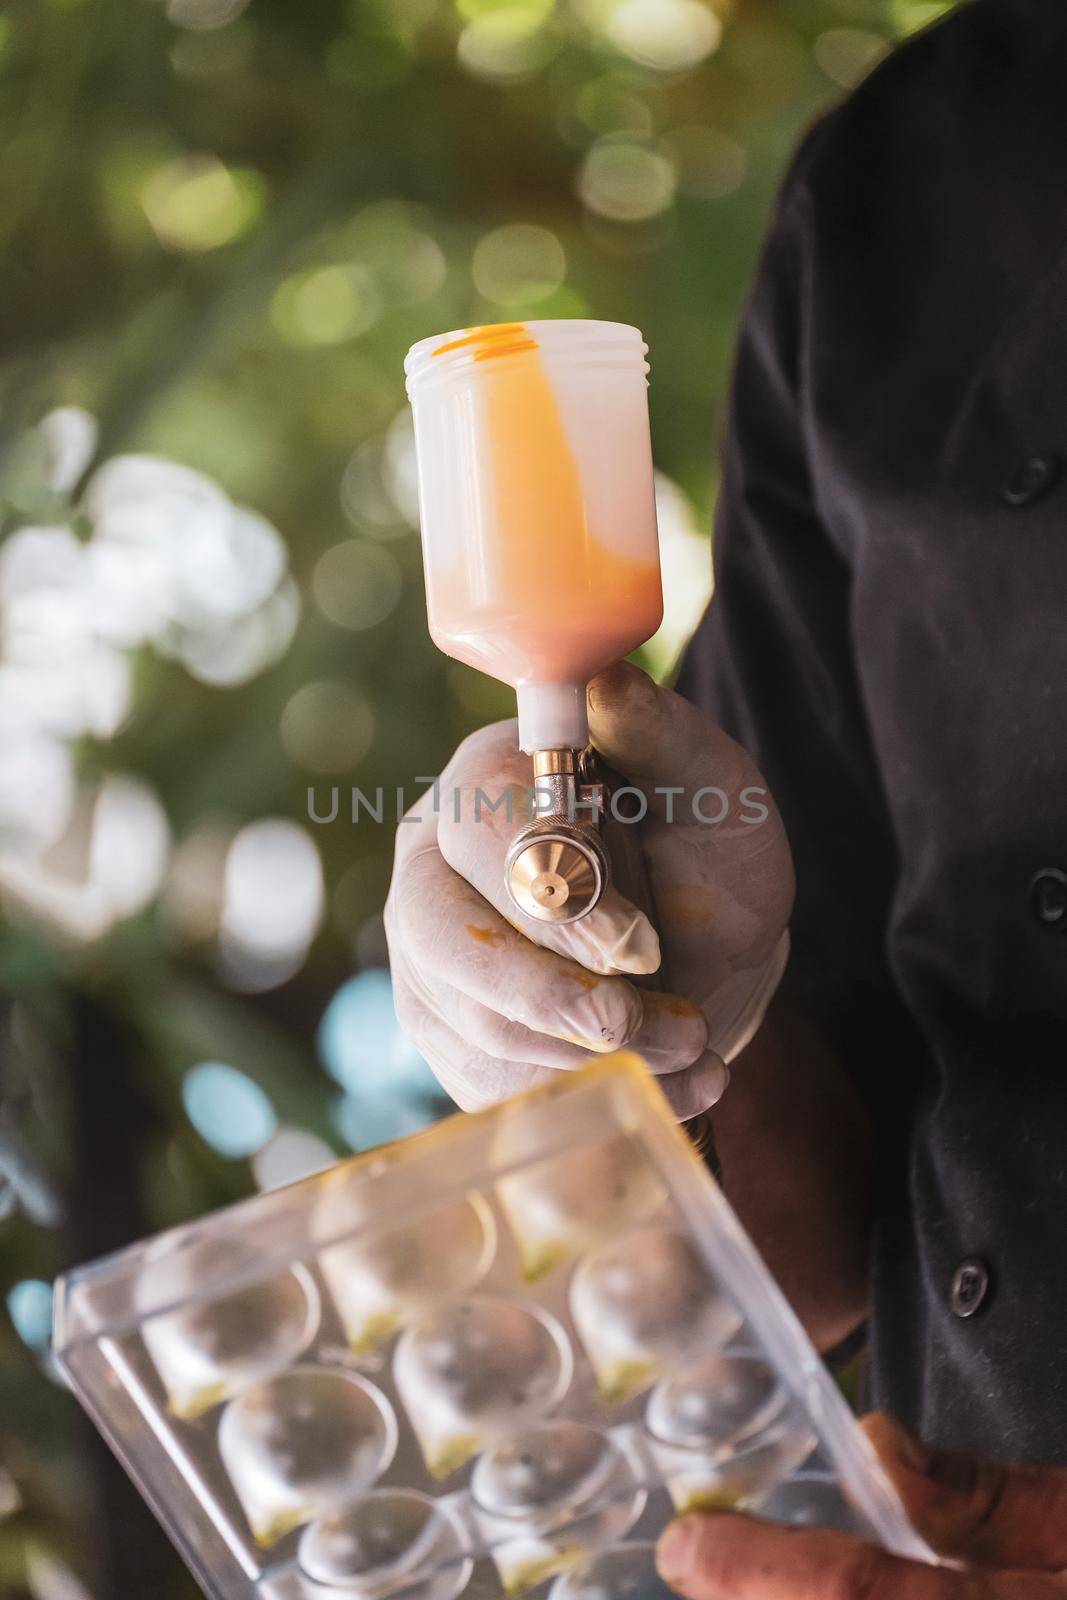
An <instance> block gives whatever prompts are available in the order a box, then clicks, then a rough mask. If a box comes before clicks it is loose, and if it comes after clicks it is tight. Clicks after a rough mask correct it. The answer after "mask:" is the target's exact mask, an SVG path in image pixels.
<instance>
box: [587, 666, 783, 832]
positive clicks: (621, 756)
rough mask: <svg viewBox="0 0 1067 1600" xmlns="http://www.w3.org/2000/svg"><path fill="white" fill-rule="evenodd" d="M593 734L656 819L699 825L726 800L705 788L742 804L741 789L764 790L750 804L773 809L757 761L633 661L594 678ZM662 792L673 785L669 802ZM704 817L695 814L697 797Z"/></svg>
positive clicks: (591, 694) (591, 693) (590, 693)
mask: <svg viewBox="0 0 1067 1600" xmlns="http://www.w3.org/2000/svg"><path fill="white" fill-rule="evenodd" d="M588 705H589V731H590V736H591V738H592V742H593V744H594V745H595V746H596V748H597V749H598V750H599V751H600V753H601V755H602V756H603V757H604V759H605V760H606V761H607V762H608V763H609V764H610V765H611V766H612V767H614V768H616V770H617V771H619V772H621V773H623V774H625V776H626V778H627V780H628V781H629V782H630V783H631V784H633V785H634V786H635V787H637V788H640V789H641V791H642V793H643V794H644V795H645V796H646V798H647V800H648V805H649V812H650V814H651V815H653V816H657V817H663V816H667V815H670V816H672V817H682V818H685V819H687V820H690V821H693V820H696V821H701V820H706V819H707V818H709V817H710V816H713V815H715V814H716V812H717V810H718V808H719V806H720V805H721V801H719V800H718V799H717V798H716V797H715V796H712V795H707V794H705V795H703V796H701V795H700V791H701V790H707V789H709V788H710V789H717V790H721V791H722V792H723V794H725V795H727V796H729V797H730V799H731V800H732V801H733V803H734V804H735V805H736V806H740V804H741V803H742V802H741V791H742V790H746V789H748V788H750V787H751V788H752V789H756V788H759V789H761V791H762V792H761V794H760V795H759V796H758V797H757V796H755V795H753V796H752V797H751V800H750V801H749V802H746V803H748V804H750V805H751V807H752V809H753V810H754V809H755V808H756V807H757V806H759V805H767V806H768V807H769V808H771V809H773V804H772V802H771V801H770V799H769V797H768V796H767V794H766V791H765V790H763V789H762V779H761V778H760V775H759V773H758V771H757V770H756V767H755V765H754V764H753V761H752V758H751V757H750V756H749V755H748V753H747V752H746V751H745V750H743V749H742V748H741V746H740V745H739V744H736V743H735V742H734V740H733V739H731V738H730V737H729V736H728V735H727V734H725V733H723V731H722V729H721V728H719V727H717V726H716V725H715V723H713V722H712V721H711V720H710V719H709V718H708V717H706V716H705V715H704V713H703V712H702V711H700V710H698V709H697V707H696V706H695V705H693V704H692V703H691V702H690V701H688V700H683V699H682V697H681V695H678V694H675V693H674V691H673V690H672V689H665V688H662V687H661V686H660V685H659V684H657V683H654V682H653V680H652V679H651V678H650V677H649V676H648V674H647V673H645V672H642V671H641V669H640V668H639V667H635V666H634V665H633V664H632V663H631V662H629V661H620V662H618V663H617V664H616V665H615V666H613V667H609V668H608V669H607V671H605V672H601V673H599V674H598V675H597V677H595V678H594V679H593V681H592V682H591V683H590V685H589V691H588ZM657 786H658V787H659V788H660V789H667V788H669V787H674V788H676V789H681V790H682V791H683V793H681V794H676V795H675V796H674V797H673V800H671V801H670V802H669V803H668V796H667V794H665V793H660V794H657V793H656V789H657ZM695 796H699V798H698V800H697V805H698V808H699V811H698V813H697V814H694V813H693V809H692V808H693V801H694V797H695Z"/></svg>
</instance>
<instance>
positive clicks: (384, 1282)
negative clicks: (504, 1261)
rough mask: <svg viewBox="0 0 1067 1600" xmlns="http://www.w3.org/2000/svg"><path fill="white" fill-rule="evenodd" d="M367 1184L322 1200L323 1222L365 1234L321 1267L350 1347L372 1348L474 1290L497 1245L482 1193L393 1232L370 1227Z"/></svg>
mask: <svg viewBox="0 0 1067 1600" xmlns="http://www.w3.org/2000/svg"><path fill="white" fill-rule="evenodd" d="M366 1207H367V1199H366V1196H365V1193H364V1190H363V1188H362V1187H361V1186H360V1185H357V1184H352V1183H345V1182H344V1181H343V1177H342V1179H341V1181H338V1182H335V1183H333V1184H332V1185H330V1186H329V1187H328V1188H327V1190H326V1193H325V1195H324V1196H323V1211H322V1222H323V1225H324V1226H325V1227H326V1228H328V1229H329V1230H330V1231H331V1232H340V1231H341V1230H342V1229H344V1228H346V1227H347V1228H348V1229H350V1230H351V1229H359V1232H358V1235H357V1237H356V1238H354V1239H352V1240H351V1241H350V1242H347V1243H345V1244H340V1245H338V1246H337V1247H336V1248H335V1249H333V1250H326V1251H324V1252H323V1254H322V1257H321V1261H320V1266H321V1269H322V1275H323V1277H324V1278H325V1280H326V1284H327V1287H328V1288H329V1291H330V1294H331V1296H332V1298H333V1301H334V1304H335V1305H336V1306H337V1309H338V1312H339V1313H340V1316H341V1321H342V1322H343V1324H344V1327H345V1332H346V1334H347V1336H348V1340H349V1343H350V1344H351V1346H352V1348H353V1350H355V1351H356V1352H357V1353H365V1352H366V1351H369V1350H373V1349H374V1348H375V1347H376V1346H377V1345H379V1344H381V1343H382V1341H383V1340H384V1339H387V1338H388V1337H389V1335H390V1334H391V1333H393V1332H395V1330H396V1329H397V1328H399V1327H403V1326H404V1324H405V1323H406V1322H410V1321H411V1320H412V1319H413V1318H414V1317H416V1316H417V1315H418V1314H419V1312H420V1311H421V1310H423V1309H424V1308H425V1307H426V1306H430V1305H433V1303H434V1302H435V1301H436V1300H440V1299H441V1298H442V1297H443V1296H447V1295H454V1294H457V1293H461V1292H462V1291H463V1290H464V1289H469V1288H472V1287H473V1286H474V1285H475V1284H476V1283H478V1281H479V1280H480V1279H481V1278H482V1277H483V1276H484V1274H485V1272H486V1270H487V1269H488V1266H489V1263H490V1262H491V1261H492V1259H493V1252H494V1250H495V1248H496V1226H495V1223H494V1220H493V1213H492V1211H491V1210H490V1208H489V1206H488V1205H487V1204H486V1202H485V1201H484V1200H483V1199H482V1197H481V1196H480V1195H478V1194H469V1195H460V1196H459V1197H458V1198H457V1199H455V1200H450V1201H448V1202H447V1203H446V1204H444V1205H441V1206H437V1207H432V1208H429V1209H428V1210H426V1211H424V1212H422V1213H420V1214H419V1215H418V1216H416V1217H413V1218H411V1219H410V1220H402V1221H400V1222H398V1223H397V1224H396V1225H395V1226H393V1227H385V1228H383V1227H381V1226H380V1225H379V1226H378V1227H377V1228H375V1227H373V1226H368V1225H367V1224H368V1223H369V1222H372V1221H373V1214H371V1215H368V1214H367V1210H366Z"/></svg>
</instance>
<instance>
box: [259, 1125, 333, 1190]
mask: <svg viewBox="0 0 1067 1600" xmlns="http://www.w3.org/2000/svg"><path fill="white" fill-rule="evenodd" d="M336 1160H337V1157H336V1155H335V1154H334V1152H333V1150H332V1149H331V1148H330V1146H329V1145H328V1144H327V1143H326V1140H325V1139H320V1138H319V1136H318V1135H317V1134H315V1133H309V1132H308V1130H307V1129H306V1128H293V1127H290V1126H289V1125H288V1124H285V1123H283V1124H282V1126H281V1127H279V1128H278V1129H277V1131H276V1132H275V1133H274V1134H273V1135H272V1136H271V1138H270V1139H268V1141H267V1143H266V1144H265V1145H264V1146H263V1148H262V1149H261V1150H257V1151H256V1153H255V1155H254V1156H253V1157H252V1171H253V1173H254V1174H255V1179H256V1184H257V1186H258V1187H259V1188H260V1189H281V1188H282V1187H283V1186H284V1185H285V1184H287V1183H298V1182H299V1180H300V1179H301V1178H310V1177H311V1175H312V1173H314V1172H324V1171H325V1170H326V1168H327V1167H332V1166H333V1164H334V1162H335V1161H336Z"/></svg>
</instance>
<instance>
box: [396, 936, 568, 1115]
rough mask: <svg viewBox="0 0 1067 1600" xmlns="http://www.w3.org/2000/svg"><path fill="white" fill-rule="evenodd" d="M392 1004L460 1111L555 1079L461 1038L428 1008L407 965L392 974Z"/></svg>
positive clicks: (546, 1071) (481, 1107) (528, 1064)
mask: <svg viewBox="0 0 1067 1600" xmlns="http://www.w3.org/2000/svg"><path fill="white" fill-rule="evenodd" d="M393 1002H394V1005H395V1007H396V1014H397V1020H398V1021H399V1023H400V1026H401V1027H402V1028H403V1030H404V1032H405V1033H406V1034H407V1036H408V1038H409V1039H411V1040H412V1042H413V1043H414V1045H415V1048H416V1049H417V1050H418V1051H419V1053H420V1054H421V1055H422V1056H423V1057H424V1058H425V1060H426V1063H427V1065H428V1066H429V1068H430V1070H431V1072H432V1073H433V1075H434V1077H435V1078H436V1079H437V1081H438V1083H439V1084H440V1085H441V1087H442V1089H443V1090H444V1091H445V1093H446V1094H447V1095H449V1096H450V1097H451V1099H453V1100H454V1101H455V1103H456V1105H457V1106H459V1108H460V1110H461V1111H483V1110H484V1109H485V1108H486V1107H487V1106H492V1105H496V1104H497V1103H498V1102H499V1101H501V1100H507V1099H509V1098H510V1097H511V1096H512V1095H515V1094H522V1093H523V1091H524V1090H526V1089H533V1088H536V1087H537V1085H538V1084H539V1083H545V1082H547V1081H548V1080H549V1078H550V1077H551V1076H552V1069H551V1068H550V1067H542V1066H537V1065H536V1064H535V1063H533V1062H523V1061H502V1060H500V1059H498V1058H497V1057H495V1056H491V1055H488V1054H486V1052H485V1051H483V1050H479V1049H477V1048H476V1047H475V1046H474V1045H472V1044H471V1043H470V1042H469V1041H468V1040H466V1039H464V1038H462V1037H461V1036H460V1035H459V1034H458V1033H456V1031H455V1029H453V1028H452V1027H450V1026H449V1024H448V1023H447V1022H446V1021H445V1019H444V1018H443V1017H441V1016H439V1015H438V1013H437V1012H436V1011H435V1010H434V1009H433V1008H432V1007H431V1006H428V1005H427V1004H426V1003H425V1001H424V1000H423V999H422V997H421V995H420V993H419V990H418V987H417V986H416V985H415V984H413V983H412V982H411V981H410V979H409V977H408V975H407V974H406V973H405V971H404V969H403V967H402V966H401V968H400V969H399V970H397V969H396V968H394V971H393Z"/></svg>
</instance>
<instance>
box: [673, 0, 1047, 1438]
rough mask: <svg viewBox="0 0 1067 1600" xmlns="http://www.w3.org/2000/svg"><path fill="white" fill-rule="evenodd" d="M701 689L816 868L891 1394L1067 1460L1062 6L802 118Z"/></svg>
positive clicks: (800, 874) (819, 999) (806, 943)
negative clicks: (872, 1196) (856, 1100)
mask: <svg viewBox="0 0 1067 1600" xmlns="http://www.w3.org/2000/svg"><path fill="white" fill-rule="evenodd" d="M714 562H715V575H716V588H715V595H714V599H713V601H712V605H711V608H710V610H709V613H708V615H707V616H706V618H705V619H704V622H703V623H702V625H701V628H700V630H699V632H698V634H697V636H696V639H695V641H694V643H693V646H692V647H691V649H690V652H689V655H688V658H687V660H686V663H685V665H684V667H683V673H682V678H681V684H680V687H681V688H682V691H683V693H686V694H688V695H689V696H690V697H692V698H693V699H695V700H697V701H699V702H700V703H701V704H703V705H704V706H706V707H707V708H708V709H709V711H710V712H711V713H712V714H713V715H714V716H715V717H716V718H717V719H718V720H719V721H720V722H721V723H723V724H724V725H725V726H726V728H727V729H728V730H729V731H730V732H731V733H733V734H734V735H735V737H737V738H738V739H739V740H740V741H741V742H742V743H744V744H745V745H746V746H747V747H748V748H749V749H750V750H751V751H752V752H753V754H754V755H755V757H756V758H757V760H758V762H759V763H760V766H761V768H762V770H763V773H764V775H765V777H766V779H767V781H768V783H769V785H770V787H771V789H772V791H773V793H774V794H775V795H776V797H777V799H778V802H779V804H780V806H781V809H782V812H783V813H784V817H785V821H786V825H787V828H788V831H789V835H790V839H791V841H792V846H793V851H794V854H795V859H796V867H797V879H798V895H797V905H796V917H795V922H794V925H793V941H794V942H793V952H794V953H793V957H792V962H791V971H792V976H793V980H794V981H795V982H796V983H798V984H799V985H801V986H802V988H803V991H804V993H805V995H806V999H807V1003H808V1004H809V1006H810V1007H811V1008H812V1009H813V1010H814V1012H815V1013H816V1014H817V1016H818V1017H819V1018H820V1019H821V1021H822V1023H823V1025H824V1027H825V1028H826V1030H827V1031H828V1032H829V1033H830V1034H831V1036H832V1038H833V1039H834V1041H835V1043H836V1046H837V1049H838V1051H839V1053H840V1055H841V1058H842V1060H843V1061H844V1062H845V1063H846V1064H847V1066H848V1068H849V1070H850V1071H851V1073H852V1074H853V1075H854V1076H855V1078H856V1080H857V1082H858V1083H859V1084H860V1085H861V1087H862V1088H863V1090H864V1092H865V1093H866V1095H867V1096H868V1097H869V1099H870V1101H871V1104H872V1107H873V1109H874V1111H875V1114H876V1124H877V1126H878V1128H879V1130H880V1132H881V1134H882V1137H883V1145H884V1150H883V1156H884V1158H885V1161H884V1165H885V1178H884V1181H883V1183H882V1185H881V1194H880V1199H879V1215H878V1221H877V1226H876V1238H875V1245H874V1262H873V1307H874V1309H873V1318H872V1387H873V1395H872V1398H873V1401H874V1402H875V1403H876V1404H878V1405H880V1406H883V1407H888V1408H889V1409H891V1410H893V1411H894V1412H896V1413H897V1414H898V1415H900V1416H901V1417H903V1419H904V1420H905V1421H907V1422H908V1423H909V1424H911V1425H912V1426H913V1427H916V1428H917V1429H918V1430H919V1431H920V1432H921V1433H922V1434H923V1435H924V1436H925V1437H926V1438H928V1439H930V1440H931V1441H933V1442H936V1443H939V1444H941V1445H944V1446H954V1447H958V1448H964V1449H971V1450H976V1451H980V1452H984V1453H987V1454H989V1455H991V1456H995V1457H998V1458H1001V1459H1017V1460H1019V1459H1026V1460H1033V1461H1043V1462H1067V712H1065V696H1067V4H1065V3H1064V0H971V3H970V4H968V5H966V6H964V7H963V8H962V9H961V10H960V11H958V12H956V13H954V14H952V15H951V16H950V17H949V18H948V19H947V20H946V21H944V22H943V23H941V24H939V25H938V26H936V27H935V28H933V29H932V30H930V31H928V32H926V33H925V34H923V35H921V36H919V37H917V38H915V39H913V40H912V41H910V42H909V43H908V44H907V45H905V46H904V47H903V48H902V49H900V50H899V51H898V52H897V53H896V54H895V55H893V56H892V57H891V58H890V59H889V60H888V61H887V62H886V63H885V64H884V65H883V66H882V67H881V68H879V70H878V71H877V72H876V73H875V74H874V75H873V76H872V77H871V78H870V79H868V80H867V81H866V82H865V83H864V84H863V85H862V86H861V87H860V89H859V90H858V91H857V92H856V93H855V94H854V95H853V96H852V97H851V99H849V100H848V101H847V102H846V103H845V104H844V105H843V106H841V107H839V108H838V109H837V110H835V111H834V112H833V113H832V114H831V115H830V116H829V117H828V118H827V119H826V120H824V121H823V122H821V123H820V124H819V125H818V126H817V127H816V128H815V130H814V132H813V133H811V134H810V135H809V136H808V138H807V140H806V141H805V143H804V145H803V146H802V148H801V151H800V154H799V156H798V157H797V159H796V161H795V163H794V165H793V168H792V170H791V172H790V174H789V177H788V179H787V181H786V184H785V188H784V191H783V195H782V198H781V201H780V205H779V208H778V212H777V216H776V219H775V223H774V226H773V228H772V231H771V235H770V238H769V241H768V244H767V246H766V250H765V253H764V259H763V262H762V266H761V269H760V272H759V275H758V278H757V282H756V287H755V291H754V295H753V298H752V302H751V305H750V308H749V311H748V314H747V318H746V320H745V322H744V325H743V328H742V333H741V339H740V346H739V351H738V359H737V368H736V374H735V381H734V389H733V399H732V405H731V412H730V419H729V423H728V428H727V438H726V444H725V460H724V481H723V489H722V496H721V502H720V508H719V514H718V521H717V527H716V534H715V543H714Z"/></svg>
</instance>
